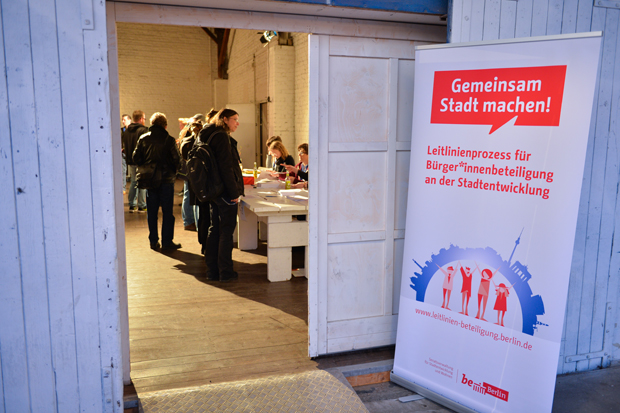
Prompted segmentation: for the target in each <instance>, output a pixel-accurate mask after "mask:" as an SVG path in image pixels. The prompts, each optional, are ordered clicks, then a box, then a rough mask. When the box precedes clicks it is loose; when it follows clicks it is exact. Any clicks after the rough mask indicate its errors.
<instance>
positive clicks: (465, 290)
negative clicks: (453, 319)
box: [459, 261, 474, 315]
mask: <svg viewBox="0 0 620 413" xmlns="http://www.w3.org/2000/svg"><path fill="white" fill-rule="evenodd" d="M459 267H461V268H460V270H461V276H462V277H463V286H462V287H461V293H462V296H463V298H462V301H461V311H460V312H459V314H465V315H469V313H468V310H467V308H468V307H469V299H470V298H471V279H472V277H473V275H474V273H473V272H472V271H471V268H469V267H463V266H462V265H461V262H460V261H459Z"/></svg>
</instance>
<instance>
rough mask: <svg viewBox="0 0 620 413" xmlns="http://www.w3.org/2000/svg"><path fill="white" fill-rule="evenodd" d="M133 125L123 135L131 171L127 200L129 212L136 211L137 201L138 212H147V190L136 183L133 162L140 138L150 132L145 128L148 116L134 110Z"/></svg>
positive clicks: (135, 166) (128, 166)
mask: <svg viewBox="0 0 620 413" xmlns="http://www.w3.org/2000/svg"><path fill="white" fill-rule="evenodd" d="M131 119H132V121H133V122H132V123H131V124H130V125H129V126H127V128H125V130H124V131H123V133H122V134H121V140H122V142H123V151H124V153H125V162H127V168H128V169H129V192H128V193H127V200H128V201H129V212H135V211H136V201H137V203H138V212H145V211H146V190H144V189H139V188H138V185H137V183H136V172H137V171H136V168H137V165H136V163H135V162H134V160H133V156H132V155H133V151H134V150H135V149H136V144H137V143H138V139H139V138H140V136H142V135H144V134H145V133H147V132H148V131H149V130H148V128H147V127H146V126H144V122H145V121H146V116H145V115H144V112H142V111H141V110H134V112H133V113H132V115H131Z"/></svg>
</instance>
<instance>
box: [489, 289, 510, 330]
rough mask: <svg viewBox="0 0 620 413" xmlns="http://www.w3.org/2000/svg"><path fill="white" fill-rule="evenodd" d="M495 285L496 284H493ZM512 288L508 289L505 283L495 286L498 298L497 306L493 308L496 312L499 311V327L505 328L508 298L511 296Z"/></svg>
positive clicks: (496, 300)
mask: <svg viewBox="0 0 620 413" xmlns="http://www.w3.org/2000/svg"><path fill="white" fill-rule="evenodd" d="M493 285H495V283H493ZM511 288H512V285H511V286H510V287H506V285H505V284H504V283H500V285H496V286H495V295H497V298H496V299H495V305H494V306H493V309H494V310H497V323H495V324H497V325H500V326H502V327H504V315H506V297H508V295H509V294H510V289H511ZM500 315H501V322H500Z"/></svg>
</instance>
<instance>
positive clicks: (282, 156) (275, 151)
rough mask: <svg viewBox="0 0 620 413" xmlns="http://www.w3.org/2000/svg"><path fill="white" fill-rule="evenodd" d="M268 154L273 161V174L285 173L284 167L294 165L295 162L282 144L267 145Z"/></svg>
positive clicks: (275, 142)
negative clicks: (271, 156)
mask: <svg viewBox="0 0 620 413" xmlns="http://www.w3.org/2000/svg"><path fill="white" fill-rule="evenodd" d="M269 152H270V153H271V154H272V155H273V157H274V159H275V162H274V163H273V170H274V172H286V167H285V166H284V165H290V166H294V165H295V160H294V159H293V157H292V156H291V155H289V153H288V151H287V150H286V148H285V147H284V145H283V144H282V142H278V141H274V142H272V143H271V145H269Z"/></svg>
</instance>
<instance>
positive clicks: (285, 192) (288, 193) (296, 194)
mask: <svg viewBox="0 0 620 413" xmlns="http://www.w3.org/2000/svg"><path fill="white" fill-rule="evenodd" d="M278 193H279V194H280V196H285V197H287V198H296V199H308V191H307V190H305V189H280V190H279V191H278Z"/></svg>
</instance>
